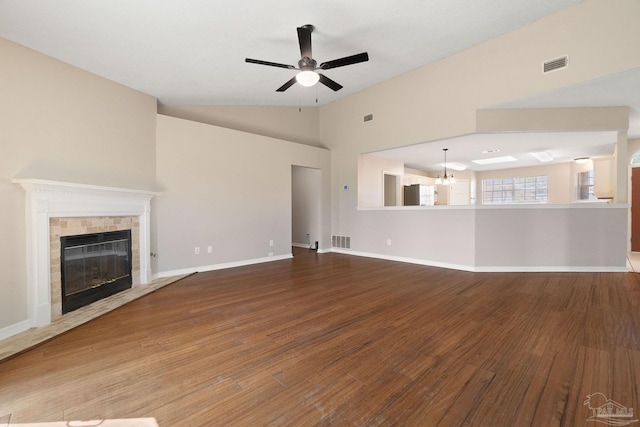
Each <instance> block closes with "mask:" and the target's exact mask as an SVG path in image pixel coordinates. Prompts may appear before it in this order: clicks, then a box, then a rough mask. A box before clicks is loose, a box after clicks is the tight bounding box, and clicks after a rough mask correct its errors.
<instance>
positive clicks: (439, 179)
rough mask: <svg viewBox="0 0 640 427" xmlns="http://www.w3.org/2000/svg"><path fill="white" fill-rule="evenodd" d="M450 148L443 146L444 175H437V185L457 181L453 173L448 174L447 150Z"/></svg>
mask: <svg viewBox="0 0 640 427" xmlns="http://www.w3.org/2000/svg"><path fill="white" fill-rule="evenodd" d="M448 150H449V149H448V148H443V149H442V151H444V176H442V177H441V176H440V175H438V176H437V177H436V185H449V184H455V183H456V179H455V178H454V177H453V175H447V151H448Z"/></svg>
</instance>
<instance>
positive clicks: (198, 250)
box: [195, 246, 200, 255]
mask: <svg viewBox="0 0 640 427" xmlns="http://www.w3.org/2000/svg"><path fill="white" fill-rule="evenodd" d="M195 253H196V255H200V247H199V246H196V249H195Z"/></svg>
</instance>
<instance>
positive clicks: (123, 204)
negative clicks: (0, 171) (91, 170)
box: [12, 179, 160, 327]
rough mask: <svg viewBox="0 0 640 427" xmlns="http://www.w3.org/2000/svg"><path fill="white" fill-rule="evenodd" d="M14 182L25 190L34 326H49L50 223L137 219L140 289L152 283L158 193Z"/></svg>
mask: <svg viewBox="0 0 640 427" xmlns="http://www.w3.org/2000/svg"><path fill="white" fill-rule="evenodd" d="M12 182H13V183H15V184H19V185H21V186H22V187H23V188H24V190H25V191H26V197H25V205H26V208H25V213H26V226H27V287H28V289H27V295H28V312H29V322H30V324H31V326H32V327H38V326H44V325H47V324H49V323H51V290H50V281H51V277H50V254H49V250H50V241H49V223H50V220H51V218H63V217H101V216H133V217H138V218H139V221H140V236H139V244H140V248H139V249H140V250H139V254H140V260H139V261H140V284H141V285H145V284H147V283H149V282H150V280H151V259H150V211H151V207H150V206H151V199H152V198H153V197H154V196H156V195H159V194H160V193H157V192H154V191H146V190H134V189H127V188H114V187H103V186H96V185H88V184H75V183H69V182H59V181H48V180H42V179H13V180H12Z"/></svg>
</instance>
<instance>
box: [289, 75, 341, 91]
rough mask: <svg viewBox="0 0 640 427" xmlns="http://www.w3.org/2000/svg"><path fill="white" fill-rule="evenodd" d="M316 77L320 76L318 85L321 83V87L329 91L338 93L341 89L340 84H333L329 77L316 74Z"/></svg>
mask: <svg viewBox="0 0 640 427" xmlns="http://www.w3.org/2000/svg"><path fill="white" fill-rule="evenodd" d="M318 75H319V76H320V83H322V84H323V85H325V86H326V87H328V88H329V89H333V90H334V91H339V90H340V89H342V85H341V84H340V83H336V82H334V81H333V80H331V79H330V78H329V77H327V76H325V75H324V74H320V73H318ZM294 78H295V77H294Z"/></svg>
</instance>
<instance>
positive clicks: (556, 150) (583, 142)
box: [371, 131, 618, 174]
mask: <svg viewBox="0 0 640 427" xmlns="http://www.w3.org/2000/svg"><path fill="white" fill-rule="evenodd" d="M617 137H618V135H617V132H612V131H609V132H544V133H542V132H540V133H499V134H496V133H492V134H473V135H466V136H460V137H457V138H449V139H445V140H440V141H433V142H429V143H425V144H416V145H412V146H408V147H401V148H394V149H391V150H384V151H379V152H375V153H371V154H373V155H376V156H380V157H384V158H387V159H391V160H397V161H400V162H403V163H404V164H405V165H406V166H408V167H410V168H413V169H419V170H424V171H442V168H443V163H444V152H443V151H442V149H443V148H448V151H447V163H448V164H451V163H452V162H455V163H460V164H462V165H464V166H465V167H466V170H472V171H476V172H479V171H486V170H496V169H505V168H514V167H527V166H540V165H543V164H553V163H566V162H570V161H573V160H574V159H576V158H578V157H591V158H595V157H603V156H611V155H612V154H613V150H614V146H615V143H616V141H617ZM495 150H498V151H495ZM483 151H492V152H489V153H483ZM540 151H546V152H547V153H549V154H550V155H551V156H552V157H553V160H552V161H550V162H545V163H542V162H540V161H538V160H536V159H535V158H534V157H533V156H532V155H531V154H530V153H532V152H540ZM502 156H513V157H514V158H515V159H516V160H517V161H513V162H508V163H500V164H489V165H479V164H476V163H473V162H472V160H479V159H488V158H494V157H502ZM453 173H454V174H455V171H453Z"/></svg>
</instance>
